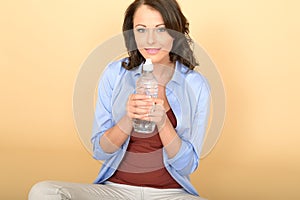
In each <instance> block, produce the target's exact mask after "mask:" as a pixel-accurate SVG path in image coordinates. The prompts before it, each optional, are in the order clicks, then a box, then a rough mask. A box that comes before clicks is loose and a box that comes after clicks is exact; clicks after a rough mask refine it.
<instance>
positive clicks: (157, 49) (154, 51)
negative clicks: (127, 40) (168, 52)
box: [145, 48, 160, 55]
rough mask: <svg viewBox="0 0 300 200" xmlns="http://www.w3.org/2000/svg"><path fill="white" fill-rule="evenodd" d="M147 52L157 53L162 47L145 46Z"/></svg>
mask: <svg viewBox="0 0 300 200" xmlns="http://www.w3.org/2000/svg"><path fill="white" fill-rule="evenodd" d="M145 50H146V52H147V53H148V54H151V55H155V54H157V53H158V52H159V51H160V48H145Z"/></svg>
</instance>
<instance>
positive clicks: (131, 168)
mask: <svg viewBox="0 0 300 200" xmlns="http://www.w3.org/2000/svg"><path fill="white" fill-rule="evenodd" d="M167 116H168V118H169V119H170V121H171V123H172V125H173V127H176V125H177V122H176V117H175V115H174V113H173V111H172V109H170V110H169V111H168V112H167ZM108 181H111V182H114V183H120V184H127V185H133V186H144V187H153V188H161V189H166V188H182V187H181V186H180V185H179V184H178V183H177V182H176V181H175V180H174V179H173V177H172V176H171V175H170V174H169V172H168V171H167V170H166V168H165V166H164V163H163V144H162V142H161V140H160V137H159V134H158V131H157V128H155V130H154V131H153V133H151V134H143V133H137V132H134V131H133V132H132V134H131V136H130V141H129V145H128V148H127V152H126V154H125V156H124V158H123V160H122V162H121V163H120V165H119V167H118V169H117V170H116V172H115V173H114V174H113V176H112V177H110V178H109V179H108Z"/></svg>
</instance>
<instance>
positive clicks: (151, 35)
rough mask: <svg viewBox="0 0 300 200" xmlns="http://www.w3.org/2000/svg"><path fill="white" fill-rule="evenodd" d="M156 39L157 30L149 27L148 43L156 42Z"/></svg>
mask: <svg viewBox="0 0 300 200" xmlns="http://www.w3.org/2000/svg"><path fill="white" fill-rule="evenodd" d="M155 41H156V36H155V32H154V29H149V30H148V32H147V43H148V44H150V45H151V44H154V43H155Z"/></svg>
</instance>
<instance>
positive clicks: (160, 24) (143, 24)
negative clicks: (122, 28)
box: [134, 23, 165, 27]
mask: <svg viewBox="0 0 300 200" xmlns="http://www.w3.org/2000/svg"><path fill="white" fill-rule="evenodd" d="M161 25H164V26H165V24H164V23H162V24H157V25H156V26H155V27H159V26H161ZM137 26H143V27H147V26H146V25H144V24H137V25H135V26H134V27H137Z"/></svg>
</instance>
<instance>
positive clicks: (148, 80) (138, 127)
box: [133, 59, 158, 133]
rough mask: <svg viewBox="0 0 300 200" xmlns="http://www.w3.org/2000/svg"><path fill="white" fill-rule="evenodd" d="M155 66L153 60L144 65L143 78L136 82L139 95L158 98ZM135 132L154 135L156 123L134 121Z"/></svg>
mask: <svg viewBox="0 0 300 200" xmlns="http://www.w3.org/2000/svg"><path fill="white" fill-rule="evenodd" d="M152 72H153V64H152V61H151V59H146V62H145V63H144V65H143V73H142V76H141V77H140V78H139V79H138V80H137V82H136V92H137V94H146V95H148V96H151V97H152V98H157V94H158V82H157V80H156V78H155V76H154V75H153V73H152ZM133 128H134V131H136V132H139V133H152V132H153V131H154V129H155V122H151V121H146V120H141V119H133Z"/></svg>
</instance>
